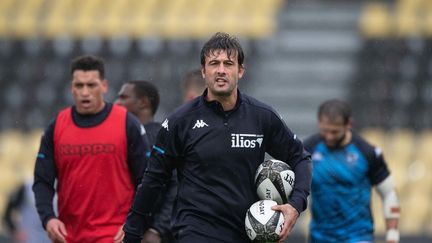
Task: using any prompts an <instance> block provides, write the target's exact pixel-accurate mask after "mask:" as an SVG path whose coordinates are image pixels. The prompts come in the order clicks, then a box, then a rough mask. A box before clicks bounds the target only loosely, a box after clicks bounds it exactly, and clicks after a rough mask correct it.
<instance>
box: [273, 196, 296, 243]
mask: <svg viewBox="0 0 432 243" xmlns="http://www.w3.org/2000/svg"><path fill="white" fill-rule="evenodd" d="M271 209H273V210H276V211H281V212H282V214H283V216H284V219H285V222H284V226H283V228H282V231H281V233H280V235H279V242H280V243H282V242H283V241H284V240H286V239H287V238H288V235H289V233H290V232H291V230H292V228H293V227H294V224H295V223H296V221H297V218H298V217H299V213H298V212H297V210H296V209H295V208H294V207H293V206H291V205H290V204H288V203H287V204H283V205H275V206H273V207H272V208H271Z"/></svg>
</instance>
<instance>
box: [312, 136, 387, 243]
mask: <svg viewBox="0 0 432 243" xmlns="http://www.w3.org/2000/svg"><path fill="white" fill-rule="evenodd" d="M305 147H306V149H307V150H308V151H309V152H311V153H312V187H311V195H312V220H311V224H310V241H311V242H360V241H369V242H372V241H373V218H372V213H371V207H370V202H371V187H372V186H374V185H376V184H378V183H380V182H382V181H383V180H384V179H385V178H386V177H387V176H388V175H389V174H390V173H389V171H388V169H387V166H386V163H385V161H384V158H383V156H382V153H381V151H380V150H379V149H378V148H375V147H373V146H371V145H369V144H368V143H367V142H366V141H365V140H363V139H362V138H361V137H360V136H358V135H356V134H355V133H353V137H352V140H351V142H350V143H349V144H347V145H345V146H343V147H340V148H336V149H330V148H328V147H327V146H326V145H325V143H324V141H323V140H322V138H321V137H320V136H319V135H315V136H313V137H311V138H310V139H308V140H306V141H305Z"/></svg>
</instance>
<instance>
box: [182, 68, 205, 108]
mask: <svg viewBox="0 0 432 243" xmlns="http://www.w3.org/2000/svg"><path fill="white" fill-rule="evenodd" d="M205 88H206V81H205V80H204V78H203V77H202V73H201V70H200V69H195V70H191V71H189V72H187V73H186V74H185V76H184V77H183V80H182V92H183V93H182V94H183V101H184V102H186V101H191V100H193V99H195V98H196V97H198V96H200V95H202V93H203V92H204V90H205Z"/></svg>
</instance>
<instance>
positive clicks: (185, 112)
mask: <svg viewBox="0 0 432 243" xmlns="http://www.w3.org/2000/svg"><path fill="white" fill-rule="evenodd" d="M203 105H204V102H203V101H202V97H201V96H199V97H197V98H195V99H193V100H191V101H188V102H186V103H184V104H182V105H180V106H179V107H177V108H176V109H174V111H172V112H171V113H170V114H168V116H167V117H166V118H165V119H164V121H163V122H162V124H161V125H162V127H165V126H166V125H167V123H170V124H172V125H174V124H178V123H181V122H184V121H187V120H190V119H193V118H192V117H194V114H195V113H198V112H200V110H201V109H203Z"/></svg>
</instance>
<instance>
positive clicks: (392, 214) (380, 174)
mask: <svg viewBox="0 0 432 243" xmlns="http://www.w3.org/2000/svg"><path fill="white" fill-rule="evenodd" d="M367 156H368V160H369V163H370V164H369V172H368V176H369V180H370V181H371V184H372V185H375V186H376V190H377V192H378V194H379V195H380V197H381V199H382V202H383V203H382V205H383V212H384V218H385V220H386V229H387V233H386V241H387V242H388V243H397V242H399V230H398V220H399V214H400V205H399V199H398V197H397V194H396V189H395V188H396V187H395V184H394V182H393V178H392V176H391V175H390V171H389V170H388V168H387V164H386V162H385V160H384V156H383V154H382V152H381V150H380V149H378V148H373V151H372V150H371V151H370V152H369V153H367Z"/></svg>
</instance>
